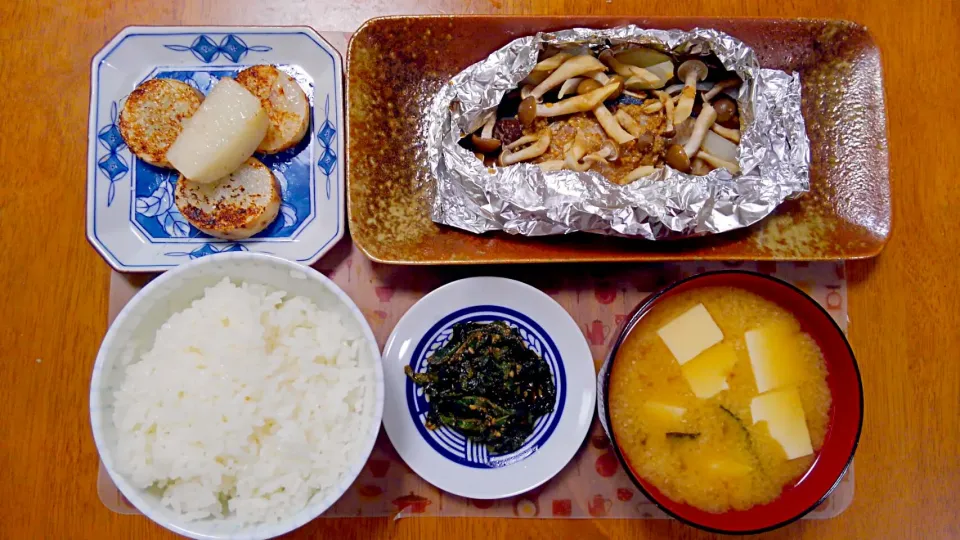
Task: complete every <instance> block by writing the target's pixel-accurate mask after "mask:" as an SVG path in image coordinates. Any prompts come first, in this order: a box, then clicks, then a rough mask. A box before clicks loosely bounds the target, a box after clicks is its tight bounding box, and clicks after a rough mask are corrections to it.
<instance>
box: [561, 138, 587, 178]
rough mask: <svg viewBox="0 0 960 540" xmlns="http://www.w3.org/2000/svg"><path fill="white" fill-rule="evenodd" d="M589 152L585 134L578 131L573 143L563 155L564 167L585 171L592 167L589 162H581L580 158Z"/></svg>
mask: <svg viewBox="0 0 960 540" xmlns="http://www.w3.org/2000/svg"><path fill="white" fill-rule="evenodd" d="M586 153H587V140H586V139H584V138H583V134H582V133H581V132H579V131H577V133H576V135H575V136H574V139H573V144H572V145H570V148H568V149H566V152H565V153H564V155H563V161H564V167H565V168H567V169H571V170H574V171H579V172H583V171H585V170H587V169H589V168H590V164H589V163H585V164H583V163H580V159H581V158H582V157H583V156H584V155H586Z"/></svg>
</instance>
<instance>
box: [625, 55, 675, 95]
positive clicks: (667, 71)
mask: <svg viewBox="0 0 960 540" xmlns="http://www.w3.org/2000/svg"><path fill="white" fill-rule="evenodd" d="M645 69H646V70H647V71H648V72H650V73H652V74H653V75H654V76H656V77H657V80H655V81H651V80H650V79H648V78H643V77H637V76H633V77H630V78H629V79H627V81H626V83H625V84H626V86H627V88H629V89H631V90H656V89H657V88H663V87H664V86H666V84H667V82H668V81H669V80H670V79H672V78H673V62H669V61H668V62H664V63H662V64H657V65H654V66H650V67H648V68H645Z"/></svg>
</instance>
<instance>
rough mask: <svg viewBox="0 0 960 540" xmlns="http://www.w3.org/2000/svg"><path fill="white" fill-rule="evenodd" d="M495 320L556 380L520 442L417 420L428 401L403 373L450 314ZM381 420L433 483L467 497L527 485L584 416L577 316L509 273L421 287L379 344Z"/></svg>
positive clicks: (433, 344)
mask: <svg viewBox="0 0 960 540" xmlns="http://www.w3.org/2000/svg"><path fill="white" fill-rule="evenodd" d="M494 321H503V322H505V323H506V324H508V325H509V326H511V327H512V328H513V329H514V330H515V331H516V332H517V334H518V335H519V336H520V338H521V339H522V340H523V341H524V343H525V344H526V345H527V347H529V348H530V349H531V350H533V351H534V352H535V353H537V355H539V356H540V357H541V358H542V359H543V360H544V361H545V362H546V364H547V367H548V368H549V369H550V374H551V375H552V377H553V383H554V386H555V388H556V402H555V404H554V408H553V411H552V412H550V413H549V414H546V415H544V416H541V417H540V418H539V419H537V421H536V424H535V425H534V430H533V433H531V434H530V436H529V437H527V439H526V441H525V442H524V443H523V445H522V446H521V447H520V448H519V449H517V450H516V451H513V452H510V453H509V454H492V453H491V452H489V451H488V449H487V448H486V446H484V445H483V444H476V443H474V442H473V441H471V440H470V439H467V438H466V437H464V436H463V435H462V434H461V433H459V432H457V431H455V430H453V429H450V428H448V427H446V426H440V427H439V428H437V429H428V428H427V427H426V416H427V412H428V411H429V408H430V403H429V402H428V401H427V398H426V396H425V394H424V391H423V388H422V387H417V386H415V385H414V384H413V382H412V381H411V380H410V379H409V378H408V377H407V376H406V375H405V374H404V368H405V367H406V366H410V368H411V369H412V370H413V371H414V372H415V373H423V372H425V371H426V367H427V362H428V359H429V358H430V357H431V356H432V355H433V353H434V352H435V351H437V350H438V349H439V348H441V347H443V346H444V345H446V344H447V343H448V342H449V341H450V339H451V336H452V333H453V326H454V325H455V324H457V323H465V322H477V323H488V322H494ZM383 369H384V381H385V382H386V392H385V397H386V406H385V408H384V415H383V427H384V429H385V430H386V432H387V436H389V437H390V442H391V443H393V446H394V448H396V450H397V453H398V454H400V457H401V458H403V460H404V461H405V462H406V463H407V465H409V466H410V468H411V469H413V471H414V472H416V473H417V474H419V475H420V476H421V477H423V479H424V480H426V481H427V482H430V483H431V484H433V485H434V486H436V487H438V488H440V489H442V490H444V491H447V492H450V493H453V494H455V495H460V496H463V497H469V498H472V499H498V498H502V497H510V496H513V495H516V494H519V493H523V492H526V491H529V490H531V489H533V488H535V487H537V486H539V485H541V484H543V483H544V482H546V481H547V480H549V479H550V478H552V477H553V476H554V475H556V474H557V473H558V472H560V470H561V469H563V467H564V466H566V464H567V463H568V462H569V461H570V459H571V458H573V456H574V454H576V452H577V450H578V449H579V448H580V445H581V443H583V440H584V437H586V435H587V431H589V429H590V424H591V423H592V422H593V417H594V407H595V403H596V388H595V385H592V384H591V380H592V378H593V377H595V372H594V367H593V358H592V357H591V354H590V347H589V345H588V344H587V341H586V339H585V338H584V336H583V333H582V332H581V331H580V329H579V328H578V327H577V323H576V322H574V320H573V318H572V317H570V315H569V314H568V313H567V312H566V311H565V310H564V309H563V307H562V306H560V304H558V303H557V302H556V301H554V300H553V299H552V298H550V297H549V296H547V295H546V294H544V293H543V292H541V291H539V290H537V289H535V288H533V287H531V286H529V285H526V284H524V283H520V282H519V281H513V280H510V279H504V278H496V277H475V278H469V279H463V280H460V281H455V282H453V283H450V284H447V285H444V286H443V287H440V288H439V289H437V290H435V291H433V292H431V293H430V294H428V295H426V296H424V297H423V298H422V299H420V301H419V302H417V303H416V304H415V305H414V306H413V307H412V308H410V310H409V311H407V312H406V313H405V314H404V316H403V317H402V318H401V319H400V322H398V323H397V326H396V328H394V330H393V333H392V334H390V337H389V338H387V343H386V345H385V346H384V351H383Z"/></svg>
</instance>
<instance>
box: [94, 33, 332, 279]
mask: <svg viewBox="0 0 960 540" xmlns="http://www.w3.org/2000/svg"><path fill="white" fill-rule="evenodd" d="M255 64H273V65H276V66H277V67H279V68H280V69H282V70H284V71H286V72H287V73H289V74H290V75H292V76H293V78H294V79H296V80H297V81H298V82H299V83H300V85H301V87H303V90H304V91H305V92H306V94H307V97H308V98H309V100H310V106H311V113H312V118H311V124H310V130H309V132H308V135H307V136H306V137H304V140H303V142H301V143H300V144H299V145H297V146H296V147H295V148H292V149H290V150H288V151H285V152H282V153H280V154H277V155H271V156H260V155H258V156H257V157H258V158H259V159H260V160H261V161H263V162H264V163H265V164H266V165H267V166H268V167H270V169H271V170H272V171H273V172H274V174H275V175H276V177H277V179H278V180H279V181H280V185H281V187H282V190H283V203H282V206H281V208H280V215H279V216H278V217H277V219H276V221H274V222H273V224H271V225H270V226H269V227H268V228H267V229H266V230H264V231H263V232H261V233H259V234H257V235H256V236H254V237H252V238H250V239H248V240H243V241H239V242H237V241H225V240H220V239H216V238H212V237H210V236H207V235H206V234H204V233H201V232H200V231H198V230H196V229H194V228H193V227H191V226H190V224H189V223H187V221H186V220H185V219H184V218H183V216H181V215H180V213H179V212H178V211H177V207H176V205H175V204H174V202H173V193H174V186H175V185H176V181H177V173H176V172H175V171H173V170H170V169H162V168H158V167H154V166H152V165H149V164H147V163H145V162H143V161H141V160H140V159H137V158H136V157H135V156H133V155H132V153H131V152H130V150H129V149H128V148H127V146H126V144H125V143H124V141H123V138H122V137H121V136H120V131H119V128H118V126H117V120H118V115H119V111H120V110H121V109H122V107H123V103H124V100H125V99H126V97H127V96H128V95H129V94H130V92H132V91H133V89H134V88H136V87H137V85H138V84H140V83H141V82H143V81H145V80H147V79H151V78H156V77H166V78H173V79H179V80H181V81H184V82H186V83H187V84H190V85H191V86H193V87H195V88H197V89H198V90H200V91H201V92H203V93H204V94H206V93H207V92H208V91H209V90H210V88H211V87H212V86H213V84H214V83H215V82H216V79H217V78H219V77H224V76H233V75H235V74H236V73H237V72H239V71H240V70H242V69H243V68H245V67H248V66H252V65H255ZM343 130H344V123H343V65H342V62H341V59H340V55H339V53H338V52H337V51H336V49H334V48H333V47H332V46H331V45H330V44H329V43H327V42H326V41H324V40H323V39H322V38H321V37H320V35H319V34H317V33H316V32H315V31H314V30H312V29H310V28H306V27H236V28H231V27H164V26H151V27H128V28H126V29H124V30H123V31H122V32H120V34H118V35H117V37H115V38H113V40H112V41H110V43H108V44H107V45H106V47H104V48H103V49H102V50H101V51H100V52H99V53H97V55H96V56H94V58H93V65H92V68H91V95H90V126H89V134H88V137H89V141H88V158H87V238H88V239H89V240H90V243H91V244H93V246H94V247H95V248H96V249H97V251H99V252H100V254H101V255H103V258H104V259H106V260H107V262H108V263H110V266H112V267H113V268H114V269H116V270H118V271H122V272H146V271H160V270H165V269H167V268H172V267H174V266H177V265H178V264H181V263H183V262H186V261H189V260H191V259H196V258H198V257H203V256H205V255H209V254H211V253H220V252H225V251H226V252H229V251H253V252H262V253H271V254H273V255H277V256H279V257H283V258H285V259H288V260H292V261H297V262H300V263H304V264H311V263H313V262H315V261H316V260H317V259H319V258H320V257H321V256H322V255H323V254H324V253H325V252H326V251H327V250H329V249H330V248H331V247H332V246H333V245H334V244H335V243H336V242H337V241H338V240H340V238H342V237H343V232H344V227H345V223H344V209H343V197H344V180H343V179H344V176H343V167H342V164H341V163H340V159H341V158H340V156H342V155H343V144H344V143H343Z"/></svg>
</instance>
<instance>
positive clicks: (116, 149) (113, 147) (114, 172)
mask: <svg viewBox="0 0 960 540" xmlns="http://www.w3.org/2000/svg"><path fill="white" fill-rule="evenodd" d="M97 139H98V140H99V142H100V146H102V147H103V148H104V149H106V151H107V153H106V154H105V155H104V156H103V157H102V158H100V159H98V160H97V167H98V168H99V169H100V171H102V172H103V174H105V175H106V176H107V180H109V181H110V187H109V188H107V206H110V205H111V204H113V197H114V195H116V193H117V186H116V183H117V182H118V181H120V180H122V179H123V178H124V177H126V176H127V173H128V172H130V165H129V163H130V162H129V161H127V159H128V158H126V157H125V156H124V155H123V154H121V152H122V151H123V150H125V149H126V148H127V143H126V142H125V141H124V140H123V136H122V135H120V126H118V125H117V102H116V101H114V102H112V103H111V104H110V123H108V124H106V125H105V126H103V127H102V128H100V131H98V132H97ZM124 154H126V152H124ZM327 198H330V179H329V177H328V178H327Z"/></svg>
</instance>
